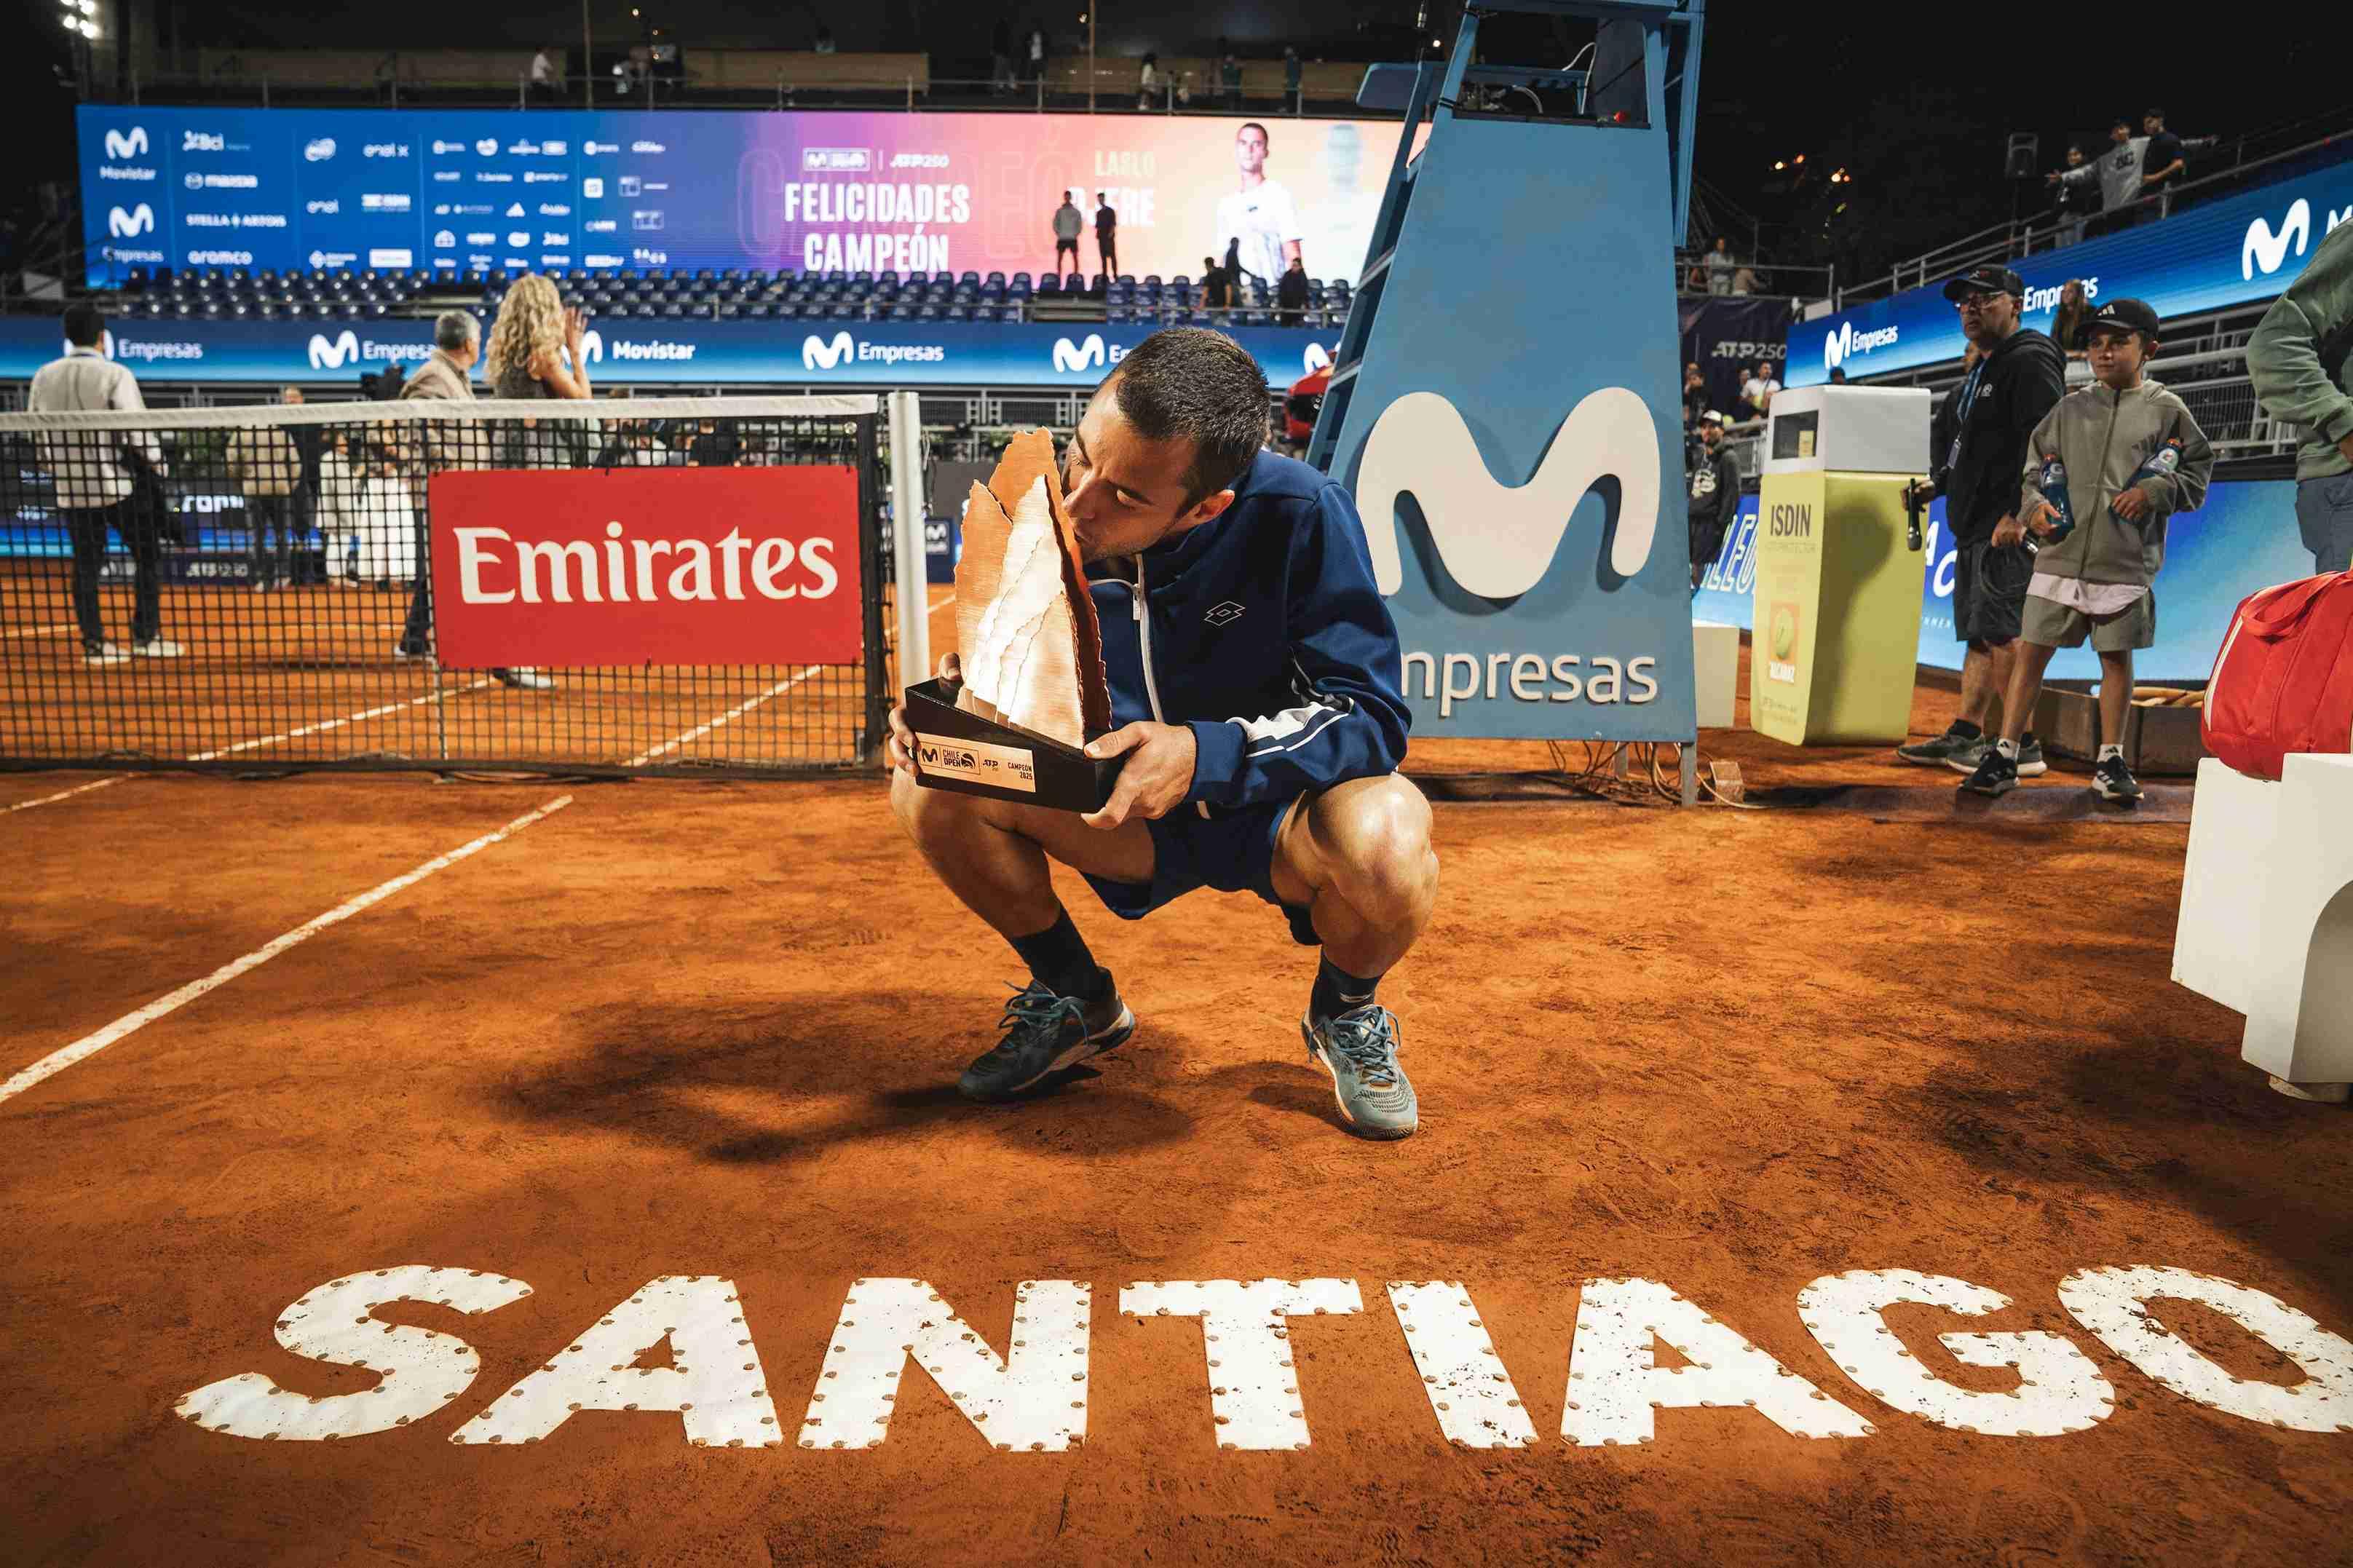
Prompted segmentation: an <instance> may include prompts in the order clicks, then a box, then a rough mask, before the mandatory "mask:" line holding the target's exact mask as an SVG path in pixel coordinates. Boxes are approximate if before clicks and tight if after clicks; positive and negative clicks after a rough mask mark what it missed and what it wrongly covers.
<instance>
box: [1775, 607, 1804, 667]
mask: <svg viewBox="0 0 2353 1568" xmlns="http://www.w3.org/2000/svg"><path fill="white" fill-rule="evenodd" d="M1797 646H1798V613H1797V612H1796V611H1795V610H1792V609H1790V608H1789V607H1788V606H1787V605H1783V606H1782V607H1780V608H1779V609H1777V610H1775V611H1774V612H1773V657H1774V658H1788V657H1789V650H1790V649H1792V648H1794V647H1797Z"/></svg>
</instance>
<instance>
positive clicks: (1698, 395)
mask: <svg viewBox="0 0 2353 1568" xmlns="http://www.w3.org/2000/svg"><path fill="white" fill-rule="evenodd" d="M1706 410H1707V377H1706V376H1704V375H1702V374H1700V369H1699V361H1697V360H1694V361H1692V362H1691V363H1689V364H1687V365H1685V366H1683V428H1685V429H1686V430H1696V429H1697V428H1699V418H1700V416H1701V415H1702V414H1704V413H1705V412H1706Z"/></svg>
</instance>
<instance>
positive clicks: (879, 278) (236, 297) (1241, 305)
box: [115, 267, 1350, 327]
mask: <svg viewBox="0 0 2353 1568" xmlns="http://www.w3.org/2000/svg"><path fill="white" fill-rule="evenodd" d="M559 281H560V284H561V286H562V288H563V289H564V291H565V297H566V298H567V299H569V300H573V301H575V302H576V303H579V304H581V305H583V306H585V307H586V308H587V309H588V310H590V311H591V312H592V313H594V314H596V315H598V316H605V317H610V318H613V319H615V320H619V321H630V320H642V319H646V318H649V317H650V318H656V319H661V320H682V319H686V318H690V317H710V318H714V319H718V320H755V321H769V320H786V321H794V320H807V319H823V320H828V321H856V320H876V321H1021V320H1024V319H1025V318H1026V317H1027V315H1028V305H1029V301H1031V300H1034V299H1046V300H1072V299H1073V297H1074V296H1075V297H1076V299H1077V300H1091V299H1100V300H1102V301H1103V305H1104V308H1105V314H1106V316H1107V318H1108V319H1109V320H1110V321H1113V322H1115V323H1119V324H1123V325H1125V324H1150V323H1155V322H1161V321H1176V320H1179V319H1190V317H1191V315H1192V314H1193V313H1195V312H1197V311H1198V309H1199V308H1200V307H1201V306H1202V300H1201V296H1200V292H1199V290H1198V289H1197V288H1196V287H1195V286H1194V285H1193V283H1192V280H1191V279H1188V278H1186V277H1185V276H1183V275H1182V274H1179V275H1178V276H1176V277H1175V278H1171V279H1166V280H1164V279H1162V278H1161V277H1160V275H1159V274H1158V273H1146V274H1145V276H1144V277H1143V278H1141V279H1138V278H1137V277H1135V276H1134V274H1132V273H1122V274H1120V275H1118V276H1117V277H1113V278H1106V277H1103V276H1102V275H1100V274H1098V275H1096V276H1094V277H1092V278H1090V277H1087V276H1084V275H1082V274H1080V273H1075V272H1074V273H1070V274H1067V275H1064V274H1059V273H1047V274H1044V275H1043V276H1040V277H1039V278H1036V279H1032V278H1031V276H1030V274H1029V273H1027V272H1015V273H1013V274H1011V275H1010V276H1008V275H1007V274H1006V273H1003V272H989V273H986V274H983V273H980V272H973V271H966V272H952V271H939V272H932V273H926V272H907V273H903V274H902V273H900V272H898V271H896V270H892V269H888V268H885V269H881V270H876V271H858V272H829V273H824V274H809V273H796V272H792V271H790V270H786V269H781V268H779V269H776V270H773V271H771V270H765V269H762V268H743V267H731V268H723V269H722V268H708V267H705V268H680V269H677V270H675V271H669V270H661V269H644V268H627V269H623V270H619V271H616V272H609V273H604V272H599V273H592V272H589V271H587V270H586V269H584V268H565V269H564V270H563V271H562V272H561V274H560V278H559ZM512 282H513V279H512V275H511V274H510V273H509V272H508V271H507V270H506V269H505V268H493V269H490V270H487V271H480V272H461V271H459V270H457V269H454V268H440V269H438V270H429V269H427V268H417V269H414V270H411V271H405V272H379V271H376V270H374V269H366V268H360V269H353V268H332V269H322V270H318V271H295V270H288V271H284V272H280V271H276V270H272V269H269V268H263V269H261V270H259V271H255V270H251V269H248V268H210V267H207V268H180V269H176V270H175V269H174V268H166V267H138V268H132V269H131V270H130V272H129V274H128V275H127V278H126V280H125V283H124V286H123V288H122V289H121V300H120V303H119V304H118V305H117V306H116V307H115V308H116V309H118V310H120V311H121V313H122V314H123V315H125V316H131V317H139V318H146V319H160V320H183V321H197V320H201V321H221V320H240V319H242V320H259V321H369V320H375V319H378V318H383V317H388V316H394V315H412V316H413V315H426V314H429V313H430V312H431V311H433V310H438V309H448V307H449V306H450V305H452V304H453V303H463V304H465V305H467V306H468V307H469V308H471V309H474V310H477V311H478V313H480V314H482V315H484V316H486V317H487V316H492V315H495V314H496V312H497V310H498V307H499V304H500V302H501V300H503V299H504V298H505V297H506V291H507V289H509V288H510V287H512ZM1349 302H1350V289H1349V287H1348V285H1347V284H1345V283H1342V282H1337V281H1335V282H1331V283H1326V282H1325V281H1324V279H1310V280H1309V286H1308V303H1309V315H1308V318H1307V320H1308V324H1309V325H1312V326H1317V327H1325V326H1337V325H1338V324H1339V323H1340V322H1342V321H1345V319H1346V316H1347V310H1348V306H1349ZM1273 307H1274V300H1273V297H1272V294H1271V291H1270V290H1269V289H1268V288H1267V287H1266V286H1265V285H1264V284H1263V283H1261V282H1258V281H1257V280H1252V281H1251V282H1250V283H1249V284H1247V285H1245V287H1244V288H1243V289H1242V290H1241V291H1240V293H1239V294H1238V295H1237V297H1236V299H1235V301H1234V311H1233V314H1232V316H1231V318H1230V321H1231V323H1233V324H1240V325H1254V324H1259V323H1260V322H1261V321H1267V322H1271V321H1273V320H1274V317H1273V316H1272V314H1271V311H1272V310H1273ZM1199 319H1200V320H1202V321H1209V320H1211V319H1212V318H1211V317H1206V316H1205V317H1200V318H1199Z"/></svg>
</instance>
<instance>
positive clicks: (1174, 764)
mask: <svg viewBox="0 0 2353 1568" xmlns="http://www.w3.org/2000/svg"><path fill="white" fill-rule="evenodd" d="M1267 409H1268V395H1267V387H1266V378H1265V376H1264V375H1263V374H1261V373H1260V370H1259V367H1258V362H1257V361H1256V360H1254V359H1252V358H1251V357H1250V354H1249V353H1246V352H1245V351H1244V350H1243V349H1242V348H1241V346H1240V344H1238V343H1236V342H1234V341H1233V340H1232V339H1230V338H1229V337H1226V336H1225V335H1224V334H1222V333H1219V332H1214V331H1206V330H1204V329H1200V328H1192V327H1180V328H1174V329H1171V330H1169V331H1162V332H1156V333H1155V334H1153V335H1152V336H1151V337H1149V338H1147V339H1145V341H1144V342H1142V343H1140V344H1139V345H1137V346H1136V348H1135V349H1134V351H1133V352H1131V353H1129V354H1128V355H1127V357H1126V358H1125V359H1124V360H1123V361H1122V362H1121V363H1120V364H1119V366H1118V368H1116V369H1115V370H1113V372H1112V373H1111V374H1110V375H1108V376H1106V377H1105V378H1104V379H1103V384H1102V385H1101V386H1099V387H1097V388H1096V389H1095V394H1094V397H1093V400H1092V402H1091V403H1089V405H1087V411H1086V416H1085V417H1084V418H1083V419H1082V420H1081V421H1080V423H1079V428H1078V434H1077V438H1076V439H1074V440H1073V441H1071V444H1070V446H1069V447H1068V448H1067V449H1066V451H1065V453H1064V458H1063V464H1064V467H1063V483H1064V487H1065V489H1066V491H1067V494H1068V500H1069V508H1070V513H1071V522H1072V524H1073V526H1074V527H1075V528H1076V530H1077V532H1078V537H1079V543H1080V546H1081V549H1082V552H1084V554H1085V557H1086V561H1087V575H1088V585H1089V589H1090V591H1091V593H1092V595H1093V597H1094V604H1095V609H1096V611H1097V614H1098V616H1099V617H1100V618H1101V620H1102V623H1103V663H1104V666H1105V668H1106V669H1107V671H1108V673H1109V676H1110V682H1111V704H1112V718H1113V723H1115V724H1117V725H1119V726H1120V727H1119V728H1117V729H1115V730H1113V732H1112V733H1110V734H1108V735H1105V736H1103V737H1102V738H1101V739H1099V740H1097V741H1096V742H1093V743H1092V745H1091V746H1089V747H1088V751H1089V752H1091V753H1092V754H1093V755H1096V756H1100V757H1110V756H1118V755H1120V754H1122V753H1125V754H1126V757H1127V761H1126V763H1125V764H1124V766H1123V768H1122V769H1121V772H1120V774H1119V782H1118V784H1117V786H1116V788H1115V790H1114V792H1113V795H1112V797H1111V799H1110V801H1109V802H1108V803H1107V804H1106V805H1104V806H1103V809H1102V810H1101V811H1099V812H1095V813H1092V814H1091V815H1087V816H1079V815H1075V814H1072V813H1069V812H1060V811H1051V810H1048V809H1045V808H1043V807H1039V806H1027V805H1012V804H1009V803H1007V802H1001V801H995V800H985V799H981V798H979V797H976V796H974V795H956V794H951V793H949V792H947V791H945V790H933V789H925V788H923V787H922V786H920V785H919V784H917V783H916V782H915V774H914V764H913V761H912V760H911V758H910V756H909V749H910V747H911V746H912V745H913V732H912V731H910V730H909V728H908V726H907V721H906V715H905V713H904V712H903V711H902V710H895V709H894V710H892V714H891V740H890V743H889V745H888V747H887V748H886V752H887V756H888V760H889V762H890V764H891V766H892V769H893V770H894V772H893V773H892V779H891V804H892V808H893V809H894V810H895V811H896V812H897V813H898V816H899V820H900V821H901V822H902V823H904V824H905V825H906V828H907V831H908V833H909V834H910V835H911V836H912V837H913V838H914V841H915V844H916V847H918V848H919V849H921V850H922V852H923V858H924V859H926V860H928V861H929V862H930V863H931V866H932V868H933V869H934V871H936V872H938V873H939V877H940V879H941V880H942V881H944V882H945V883H946V884H947V886H948V888H949V890H950V891H952V892H954V893H955V896H956V897H957V898H959V899H961V900H964V902H965V904H966V905H967V906H969V907H970V908H971V910H972V911H973V912H974V913H975V914H977V915H978V916H980V918H981V919H982V920H984V921H987V922H988V923H989V924H990V925H991V926H992V927H994V928H995V929H996V930H997V932H998V933H999V934H1001V935H1002V936H1004V937H1005V938H1006V939H1007V940H1008V941H1009V942H1011V943H1012V944H1013V949H1014V951H1015V952H1018V954H1020V957H1021V960H1022V962H1023V963H1026V964H1028V965H1029V974H1030V980H1029V986H1028V988H1027V989H1025V990H1023V991H1021V992H1020V993H1019V994H1017V995H1015V996H1014V997H1013V998H1012V1000H1011V1001H1009V1002H1008V1003H1007V1004H1006V1009H1005V1016H1004V1018H1003V1019H1002V1020H1001V1021H1000V1023H999V1027H1000V1028H1002V1029H1003V1030H1004V1031H1005V1035H1004V1037H1003V1038H1002V1039H1001V1040H999V1041H998V1042H997V1045H996V1047H994V1048H992V1049H991V1050H989V1051H988V1052H987V1054H986V1055H984V1056H983V1057H981V1058H980V1059H979V1060H977V1061H976V1062H974V1063H973V1064H972V1066H971V1067H970V1068H967V1069H965V1074H964V1077H963V1079H962V1080H961V1081H960V1082H959V1084H958V1085H957V1087H958V1088H959V1089H962V1090H963V1092H964V1093H965V1094H966V1095H968V1096H970V1097H971V1098H972V1099H975V1100H1004V1099H1008V1098H1010V1097H1012V1096H1014V1095H1017V1094H1018V1093H1020V1092H1021V1091H1022V1090H1024V1089H1029V1087H1030V1086H1032V1085H1034V1084H1036V1083H1038V1082H1039V1080H1040V1079H1045V1078H1047V1077H1049V1076H1050V1075H1051V1074H1054V1073H1056V1072H1059V1071H1060V1070H1062V1069H1063V1068H1068V1067H1070V1066H1071V1065H1072V1064H1074V1063H1077V1062H1081V1061H1084V1060H1085V1059H1086V1058H1089V1057H1093V1056H1098V1055H1100V1054H1102V1053H1103V1052H1104V1051H1108V1050H1110V1049H1112V1048H1113V1047H1116V1046H1119V1045H1122V1044H1124V1042H1125V1041H1126V1040H1127V1038H1128V1037H1129V1036H1130V1035H1132V1034H1134V1032H1135V1015H1134V1013H1133V1012H1131V1011H1130V1010H1129V1009H1128V1007H1127V1005H1125V1004H1124V1002H1122V1001H1121V999H1120V994H1119V989H1118V987H1117V985H1116V984H1113V979H1112V976H1111V973H1110V971H1108V970H1106V969H1104V968H1103V967H1102V966H1101V965H1099V964H1097V963H1095V960H1094V955H1093V954H1092V953H1091V952H1089V951H1088V950H1087V943H1086V939H1085V938H1083V937H1082V936H1081V935H1080V934H1079V930H1078V927H1077V926H1076V925H1074V924H1072V923H1071V916H1070V911H1069V910H1065V909H1064V908H1063V907H1062V905H1061V903H1060V900H1057V899H1056V898H1055V896H1054V889H1053V885H1052V883H1051V881H1050V879H1049V877H1048V873H1047V861H1048V860H1049V859H1054V860H1059V861H1060V862H1061V863H1062V864H1064V865H1066V866H1069V867H1071V868H1073V869H1074V870H1077V871H1079V872H1081V873H1082V874H1084V876H1085V877H1086V879H1087V881H1088V883H1089V884H1090V885H1092V887H1093V889H1094V890H1095V892H1096V893H1097V894H1098V895H1099V896H1100V897H1101V898H1102V900H1103V902H1104V903H1105V904H1106V905H1108V906H1109V907H1110V909H1111V911H1112V912H1113V914H1115V915H1118V916H1119V917H1121V918H1122V919H1124V920H1140V919H1142V918H1143V917H1144V916H1145V915H1147V914H1149V913H1151V912H1152V911H1153V910H1157V909H1159V908H1160V907H1161V906H1162V905H1164V904H1166V903H1169V902H1171V901H1173V900H1176V899H1178V898H1181V897H1183V896H1184V895H1185V894H1187V893H1188V892H1191V891H1192V890H1193V889H1196V888H1202V887H1208V888H1215V889H1219V890H1220V891H1223V892H1236V891H1240V890H1241V889H1250V891H1251V892H1254V893H1256V894H1257V895H1258V896H1259V897H1260V898H1261V899H1262V900H1265V901H1266V902H1268V903H1270V904H1272V905H1274V906H1276V907H1277V908H1279V909H1281V910H1282V911H1283V913H1284V914H1285V915H1286V916H1287V917H1288V918H1289V920H1290V922H1291V931H1292V934H1293V936H1294V937H1296V938H1297V939H1298V941H1299V942H1301V943H1302V944H1303V945H1305V946H1310V947H1315V946H1320V947H1321V948H1322V949H1323V956H1322V962H1321V963H1320V964H1319V965H1318V967H1317V970H1316V974H1315V983H1314V989H1313V990H1312V991H1311V992H1310V993H1309V994H1308V999H1307V1006H1306V1013H1305V1017H1304V1020H1303V1023H1302V1024H1301V1030H1302V1032H1303V1034H1304V1036H1305V1037H1306V1042H1307V1054H1308V1056H1309V1058H1311V1059H1312V1060H1313V1061H1314V1062H1315V1063H1316V1064H1317V1065H1319V1066H1321V1067H1322V1068H1324V1070H1325V1071H1326V1072H1328V1073H1330V1074H1331V1075H1332V1081H1333V1089H1334V1094H1335V1098H1336V1099H1337V1100H1338V1101H1339V1105H1340V1114H1341V1115H1342V1116H1343V1117H1344V1118H1345V1121H1346V1123H1347V1125H1348V1127H1349V1129H1350V1130H1351V1131H1355V1132H1356V1133H1359V1134H1361V1135H1362V1136H1365V1137H1367V1138H1403V1137H1406V1136H1407V1135H1408V1134H1409V1133H1411V1132H1412V1131H1413V1130H1414V1126H1415V1122H1416V1106H1415V1100H1414V1092H1413V1085H1412V1084H1411V1083H1409V1081H1408V1080H1407V1079H1406V1075H1405V1070H1404V1068H1401V1067H1400V1066H1398V1021H1397V1018H1396V1016H1394V1015H1392V1014H1391V1013H1390V1012H1389V1010H1388V1008H1387V1007H1384V1006H1382V1005H1381V1004H1380V1003H1379V1001H1378V1000H1377V986H1378V984H1379V983H1380V979H1381V977H1382V976H1383V975H1384V974H1386V973H1388V971H1389V970H1390V969H1391V968H1392V967H1393V966H1395V965H1396V963H1397V962H1398V960H1399V959H1401V958H1403V957H1404V956H1405V954H1406V951H1407V950H1408V949H1409V948H1410V947H1412V946H1413V943H1414V939H1415V938H1416V937H1419V935H1420V934H1421V931H1422V928H1423V927H1424V926H1425V925H1427V924H1428V923H1429V922H1430V910H1431V909H1432V908H1433V907H1434V906H1435V904H1436V903H1437V900H1438V857H1437V855H1436V854H1435V853H1433V852H1432V850H1431V849H1430V805H1429V803H1428V802H1427V801H1425V800H1424V799H1423V798H1422V796H1421V792H1420V791H1419V790H1417V789H1415V788H1414V786H1413V785H1412V784H1409V783H1408V782H1407V781H1406V780H1405V779H1404V778H1402V777H1400V776H1399V775H1398V772H1397V767H1398V763H1399V762H1400V761H1401V760H1403V758H1404V756H1405V748H1406V732H1407V731H1408V729H1409V725H1410V722H1411V719H1410V715H1409V713H1408V712H1407V710H1406V705H1405V700H1404V697H1403V695H1402V693H1401V691H1400V689H1399V687H1400V672H1399V658H1398V637H1397V627H1396V626H1395V625H1394V624H1393V623H1392V622H1391V621H1390V619H1389V615H1388V608H1387V606H1385V605H1383V604H1382V603H1381V595H1380V592H1379V590H1378V589H1377V587H1376V586H1375V585H1374V582H1373V571H1372V563H1371V561H1370V559H1369V557H1368V556H1367V555H1366V548H1365V538H1364V530H1363V527H1362V525H1361V524H1360V523H1359V522H1358V521H1357V520H1356V507H1355V505H1354V503H1353V502H1352V501H1351V500H1349V497H1348V494H1347V492H1346V491H1345V490H1344V489H1341V488H1340V487H1339V486H1338V485H1336V484H1334V483H1332V482H1331V481H1330V480H1328V479H1325V478H1324V475H1323V474H1321V473H1319V472H1317V471H1316V470H1315V469H1314V468H1309V467H1307V466H1306V465H1305V464H1304V463H1299V462H1294V461H1293V460H1292V459H1291V458H1282V457H1278V456H1276V455H1275V454H1273V453H1271V452H1267V451H1262V450H1261V449H1260V448H1261V446H1262V445H1263V443H1264V441H1265V438H1266V430H1267ZM953 664H954V656H950V658H948V659H944V660H943V661H942V665H943V673H952V671H953Z"/></svg>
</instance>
